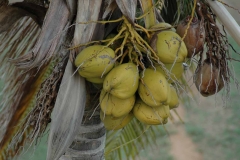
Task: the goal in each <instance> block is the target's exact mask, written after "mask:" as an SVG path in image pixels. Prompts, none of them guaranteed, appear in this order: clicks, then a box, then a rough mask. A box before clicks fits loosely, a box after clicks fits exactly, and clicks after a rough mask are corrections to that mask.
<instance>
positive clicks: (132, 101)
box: [75, 23, 187, 130]
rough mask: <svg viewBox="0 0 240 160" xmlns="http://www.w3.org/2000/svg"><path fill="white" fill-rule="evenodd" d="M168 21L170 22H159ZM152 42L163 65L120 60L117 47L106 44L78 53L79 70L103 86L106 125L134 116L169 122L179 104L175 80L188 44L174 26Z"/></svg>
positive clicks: (101, 100)
mask: <svg viewBox="0 0 240 160" xmlns="http://www.w3.org/2000/svg"><path fill="white" fill-rule="evenodd" d="M165 25H167V26H170V25H169V24H166V23H162V24H158V25H157V26H158V27H159V26H165ZM154 27H156V26H154ZM150 45H151V46H152V48H153V49H154V51H155V52H156V54H157V56H158V58H159V61H161V63H162V65H160V64H153V65H147V64H146V66H147V67H146V68H145V69H142V68H141V67H139V65H138V64H136V63H134V62H132V61H127V62H123V63H119V62H117V61H116V60H115V58H116V55H115V51H114V50H113V49H112V48H110V47H106V46H104V45H92V46H88V47H86V48H85V49H83V50H82V51H81V52H80V53H79V54H78V56H77V57H76V59H75V66H76V67H77V69H78V73H79V74H80V75H81V76H82V77H84V78H85V79H86V80H87V81H89V82H92V83H94V84H97V85H98V86H101V94H100V97H99V103H100V108H101V112H100V118H101V120H102V121H103V123H104V125H105V128H106V129H108V130H118V129H121V128H123V127H124V126H126V125H127V124H128V123H129V122H130V121H131V120H132V118H133V117H136V118H137V119H138V120H139V121H141V122H142V123H145V124H148V125H161V124H166V123H167V122H168V117H169V116H170V110H171V109H173V108H176V107H177V106H178V105H179V98H178V94H177V91H176V89H175V88H174V86H173V85H172V83H174V81H177V80H179V79H180V78H181V76H182V73H183V71H184V70H183V65H182V63H183V62H184V61H185V59H186V56H187V48H186V46H185V44H184V42H182V41H181V37H180V36H179V35H178V34H177V33H176V32H175V31H173V30H171V29H166V30H163V31H160V32H157V33H155V34H154V35H152V40H151V41H150Z"/></svg>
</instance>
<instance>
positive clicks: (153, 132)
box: [105, 118, 166, 160]
mask: <svg viewBox="0 0 240 160" xmlns="http://www.w3.org/2000/svg"><path fill="white" fill-rule="evenodd" d="M165 135H166V131H165V130H164V127H163V126H148V125H145V124H143V123H141V122H139V121H138V120H137V119H135V118H134V119H133V120H132V121H131V122H130V123H129V124H128V125H127V126H125V127H124V128H123V129H122V130H119V131H108V132H107V139H106V147H105V158H106V160H108V159H109V160H111V159H131V158H132V159H135V157H136V156H137V155H138V154H139V152H140V151H141V150H142V149H144V148H146V146H151V145H154V144H155V142H156V138H157V137H161V136H162V137H163V136H165Z"/></svg>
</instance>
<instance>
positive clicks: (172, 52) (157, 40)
mask: <svg viewBox="0 0 240 160" xmlns="http://www.w3.org/2000/svg"><path fill="white" fill-rule="evenodd" d="M150 43H151V47H152V48H153V49H154V51H155V52H156V53H157V56H158V57H159V60H160V61H161V62H163V63H174V62H183V61H184V60H185V58H186V57H187V54H188V52H187V48H186V45H185V44H184V42H183V41H182V40H181V37H180V36H179V35H178V34H177V33H175V32H173V31H162V32H159V33H157V34H156V35H155V36H153V37H152V39H151V42H150Z"/></svg>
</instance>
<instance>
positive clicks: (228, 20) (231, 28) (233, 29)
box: [207, 0, 240, 46]
mask: <svg viewBox="0 0 240 160" xmlns="http://www.w3.org/2000/svg"><path fill="white" fill-rule="evenodd" d="M207 2H208V3H209V5H210V7H211V8H212V10H213V11H214V13H215V14H216V16H217V17H218V19H219V21H221V22H222V24H223V25H224V27H226V30H227V31H228V33H229V34H230V35H231V36H232V37H233V39H234V40H235V41H236V42H237V44H238V45H239V46H240V36H239V35H240V27H239V25H238V23H237V22H236V21H235V19H234V18H233V17H232V15H231V14H230V13H229V12H228V11H227V9H226V8H225V7H224V6H223V4H222V3H220V2H218V1H212V0H207Z"/></svg>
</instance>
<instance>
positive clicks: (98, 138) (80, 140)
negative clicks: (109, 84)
mask: <svg viewBox="0 0 240 160" xmlns="http://www.w3.org/2000/svg"><path fill="white" fill-rule="evenodd" d="M88 88H89V89H88V90H90V93H89V96H88V98H87V104H86V108H85V113H84V116H83V120H82V125H81V126H80V132H79V134H78V135H77V136H76V137H75V139H74V141H73V143H72V145H71V146H70V147H69V148H68V149H67V152H66V153H65V155H63V156H62V157H61V158H60V159H59V160H83V159H84V160H102V159H104V148H105V138H106V130H105V127H104V125H103V123H102V122H101V120H100V110H99V108H98V107H97V106H98V103H99V100H98V97H99V91H98V90H97V89H95V88H94V87H93V86H91V87H88ZM96 108H98V109H96ZM95 109H96V110H95Z"/></svg>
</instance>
